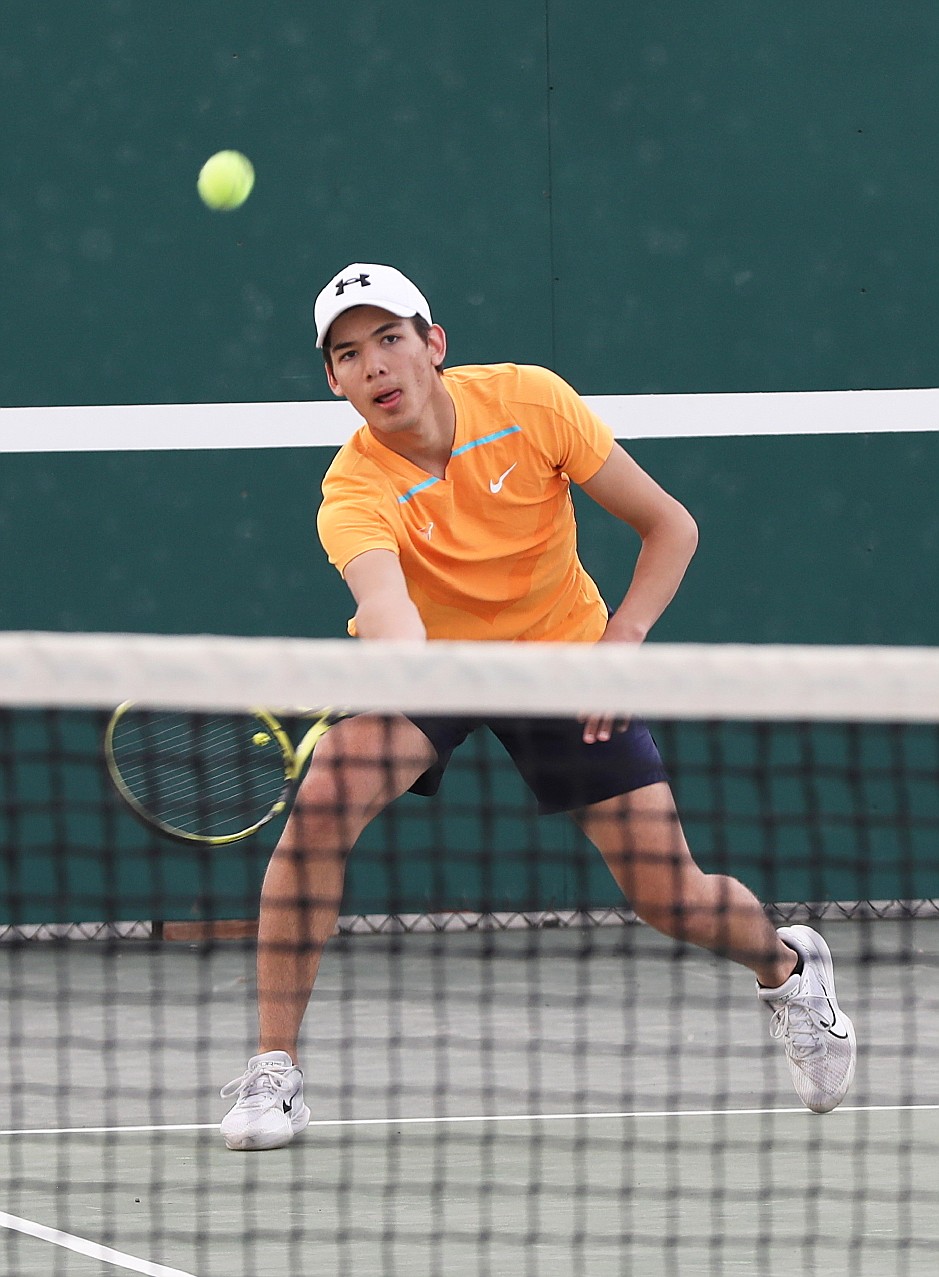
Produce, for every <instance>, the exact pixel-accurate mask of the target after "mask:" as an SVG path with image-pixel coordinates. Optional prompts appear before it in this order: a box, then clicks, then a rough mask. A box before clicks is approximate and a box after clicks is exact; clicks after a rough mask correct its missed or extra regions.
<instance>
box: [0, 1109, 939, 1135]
mask: <svg viewBox="0 0 939 1277" xmlns="http://www.w3.org/2000/svg"><path fill="white" fill-rule="evenodd" d="M833 1112H834V1113H835V1114H843V1113H935V1112H939V1104H842V1105H840V1106H839V1107H838V1108H837V1109H835V1110H833ZM773 1113H775V1114H778V1115H779V1116H782V1115H783V1114H791V1113H801V1114H804V1115H808V1114H809V1113H810V1110H809V1109H807V1108H804V1107H803V1106H802V1105H798V1106H797V1107H794V1108H759V1109H634V1110H615V1111H609V1112H602V1113H474V1114H469V1115H467V1116H446V1117H327V1118H321V1119H319V1120H317V1121H312V1122H310V1124H309V1125H310V1128H313V1127H318V1128H323V1127H327V1126H434V1125H440V1126H453V1125H460V1124H467V1123H470V1122H493V1123H495V1122H577V1121H596V1120H597V1119H601V1120H607V1121H609V1120H612V1119H613V1118H635V1119H642V1118H656V1117H657V1118H665V1117H765V1116H767V1115H768V1114H773ZM812 1116H813V1117H817V1116H818V1114H812ZM216 1130H218V1123H217V1122H198V1123H188V1124H186V1125H176V1126H49V1127H32V1128H29V1129H24V1130H10V1131H0V1138H2V1137H4V1136H11V1135H133V1134H141V1133H143V1134H159V1133H161V1132H166V1131H216Z"/></svg>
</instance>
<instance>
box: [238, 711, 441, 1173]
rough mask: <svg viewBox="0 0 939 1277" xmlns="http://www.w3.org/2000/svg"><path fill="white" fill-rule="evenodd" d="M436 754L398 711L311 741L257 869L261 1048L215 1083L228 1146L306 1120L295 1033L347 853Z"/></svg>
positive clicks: (270, 1137)
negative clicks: (303, 769) (230, 1102)
mask: <svg viewBox="0 0 939 1277" xmlns="http://www.w3.org/2000/svg"><path fill="white" fill-rule="evenodd" d="M436 758H437V752H436V750H435V748H434V746H433V745H432V744H431V743H430V741H429V740H428V738H427V736H426V735H425V734H424V733H423V732H422V731H421V730H420V729H419V728H418V727H416V726H415V725H414V724H413V723H411V722H409V721H408V720H407V719H405V718H391V719H386V718H379V717H377V716H374V715H362V716H360V717H356V718H350V719H347V720H345V721H343V722H341V723H338V724H337V725H336V726H335V727H333V728H331V730H330V731H329V732H327V734H326V735H325V736H324V737H323V739H322V740H321V741H320V743H319V745H318V746H317V749H316V752H315V753H314V755H313V761H312V762H311V765H310V769H309V771H308V772H307V775H306V776H305V778H304V781H303V784H302V785H301V787H300V792H299V794H298V795H297V800H296V803H295V804H294V808H293V811H292V813H291V815H290V818H289V820H288V821H287V824H286V825H285V827H284V831H283V833H282V835H281V837H280V840H279V842H278V844H277V847H276V848H275V851H274V854H273V855H272V857H271V861H270V864H269V865H268V869H267V873H266V875H265V878H264V884H263V888H262V893H261V909H260V920H259V927H258V949H257V971H258V1028H259V1046H258V1054H257V1055H255V1056H253V1057H252V1058H251V1059H250V1060H249V1061H248V1065H247V1068H246V1070H245V1072H244V1073H243V1074H242V1076H241V1077H239V1078H236V1079H235V1080H234V1081H233V1082H230V1083H229V1084H228V1085H227V1086H226V1087H224V1088H223V1089H222V1095H223V1096H225V1097H229V1098H235V1105H234V1107H233V1108H232V1109H231V1110H230V1112H229V1113H227V1114H226V1116H225V1117H224V1118H223V1120H222V1123H221V1133H222V1135H223V1136H224V1138H225V1143H226V1144H227V1145H228V1147H229V1148H232V1149H240V1150H252V1149H270V1148H280V1147H282V1146H283V1145H284V1144H287V1143H289V1142H290V1140H292V1139H293V1137H294V1135H296V1134H297V1133H298V1132H299V1131H302V1130H303V1129H304V1127H305V1126H306V1125H307V1123H308V1122H309V1120H310V1110H309V1108H308V1107H307V1105H306V1103H305V1102H304V1099H303V1074H302V1072H301V1071H300V1069H299V1068H298V1058H297V1036H298V1033H299V1029H300V1023H301V1021H302V1019H303V1015H304V1012H305V1011H306V1007H307V1004H308V1002H309V1000H310V994H311V993H312V990H313V982H314V980H315V979H316V973H317V971H318V969H319V964H320V958H321V957H322V954H323V949H324V947H325V945H326V943H327V941H328V940H329V938H330V936H331V935H332V934H333V932H334V930H335V926H336V919H337V917H338V915H339V908H340V904H341V901H342V890H343V883H344V879H345V867H346V860H347V857H348V854H349V852H350V850H351V849H352V847H353V845H354V844H355V842H356V839H357V838H358V837H359V834H360V833H361V832H362V830H363V829H364V828H365V826H366V825H367V824H368V823H369V821H371V820H372V819H374V817H375V816H376V815H378V813H379V812H380V811H381V810H382V809H383V808H384V807H386V806H387V805H388V803H389V802H391V801H392V800H393V799H394V798H397V797H398V796H399V795H400V794H402V793H404V791H405V790H407V789H408V788H410V786H411V785H412V784H413V782H414V781H415V780H417V778H418V777H419V776H421V775H422V773H424V772H425V771H426V770H427V769H428V768H429V767H430V766H431V765H432V764H433V763H434V762H435V761H436Z"/></svg>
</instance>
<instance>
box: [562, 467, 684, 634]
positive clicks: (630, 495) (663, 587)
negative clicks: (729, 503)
mask: <svg viewBox="0 0 939 1277" xmlns="http://www.w3.org/2000/svg"><path fill="white" fill-rule="evenodd" d="M581 486H582V487H583V490H584V492H586V493H587V495H588V496H589V497H591V498H592V499H593V500H594V501H596V502H597V503H598V505H601V506H602V507H603V508H604V510H608V511H609V513H610V514H612V515H615V517H616V518H617V519H621V520H622V521H623V523H626V524H628V525H629V526H630V527H631V528H633V529H635V531H636V532H637V533H638V534H639V537H640V539H641V541H642V547H641V549H640V551H639V557H638V558H637V560H636V566H635V569H634V571H633V577H632V581H631V582H630V585H629V589H628V590H627V591H626V596H625V598H624V599H623V601H622V603H621V604H620V605H619V607H618V608H617V609H616V611H615V612H614V614H613V615H612V617H611V618H610V621H609V624H608V625H607V629H606V633H605V634H604V636H603V637H604V639H605V640H606V641H607V642H620V643H641V642H642V641H643V639H644V638H645V637H646V635H647V634H648V633H649V631H650V630H651V629H652V626H653V625H654V624H655V623H656V621H657V620H658V619H659V617H660V616H661V615H662V613H663V612H664V611H665V609H666V608H667V607H668V605H669V603H670V602H671V601H672V599H673V598H674V596H675V592H676V591H677V589H678V587H679V585H680V584H681V580H682V577H683V576H684V575H685V571H686V569H687V567H688V564H689V563H690V562H691V559H692V556H693V555H694V552H695V549H696V548H697V544H698V529H697V525H696V524H695V521H694V519H693V518H692V517H691V515H690V514H689V513H688V511H687V510H686V509H685V507H684V506H683V505H682V504H681V503H680V502H679V501H676V500H675V498H674V497H672V496H670V495H669V494H668V493H667V492H666V491H665V490H664V489H663V488H660V487H659V485H658V484H657V483H656V482H655V480H654V479H653V478H652V477H651V475H648V474H646V472H645V471H644V470H643V469H642V467H641V466H640V465H638V464H637V463H636V462H635V461H634V460H633V459H632V457H630V456H629V454H628V453H627V452H625V451H624V450H623V449H622V448H621V447H620V446H619V444H618V443H614V445H613V451H612V452H611V453H610V455H609V456H608V457H607V459H606V461H604V463H603V465H602V466H601V467H600V469H599V470H598V471H597V473H596V474H595V475H594V476H593V478H592V479H588V480H587V482H586V483H584V484H582V485H581Z"/></svg>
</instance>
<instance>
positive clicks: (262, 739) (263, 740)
mask: <svg viewBox="0 0 939 1277" xmlns="http://www.w3.org/2000/svg"><path fill="white" fill-rule="evenodd" d="M251 740H252V743H253V744H255V745H269V744H270V743H271V738H270V736H268V734H267V732H255V733H254V735H253V736H252V737H251Z"/></svg>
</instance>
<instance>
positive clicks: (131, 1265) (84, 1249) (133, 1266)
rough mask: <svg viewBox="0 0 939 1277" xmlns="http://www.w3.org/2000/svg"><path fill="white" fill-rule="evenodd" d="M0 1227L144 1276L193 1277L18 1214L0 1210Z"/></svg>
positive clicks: (181, 1271) (180, 1270) (177, 1269)
mask: <svg viewBox="0 0 939 1277" xmlns="http://www.w3.org/2000/svg"><path fill="white" fill-rule="evenodd" d="M0 1227H2V1228H9V1229H12V1230H13V1231H14V1232H17V1233H25V1234H26V1235H27V1236H28V1237H36V1238H38V1239H39V1241H43V1242H51V1243H52V1245H53V1246H62V1247H64V1249H65V1250H74V1251H75V1252H76V1254H78V1255H87V1256H88V1258H89V1259H100V1260H103V1262H104V1263H106V1264H114V1266H115V1267H117V1268H124V1269H126V1270H127V1271H128V1272H132V1273H143V1274H144V1277H195V1274H194V1273H186V1272H183V1270H182V1269H181V1268H167V1267H166V1265H165V1264H154V1263H152V1262H151V1261H150V1260H149V1259H137V1258H135V1256H133V1255H125V1254H124V1252H123V1251H121V1250H112V1249H111V1247H110V1246H100V1245H99V1244H98V1243H97V1242H90V1241H87V1240H86V1239H85V1238H84V1237H75V1236H73V1234H72V1233H63V1232H61V1230H60V1229H58V1228H47V1227H46V1225H45V1224H36V1223H33V1221H32V1220H31V1219H20V1217H19V1216H18V1215H8V1214H7V1213H6V1211H2V1210H0Z"/></svg>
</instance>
